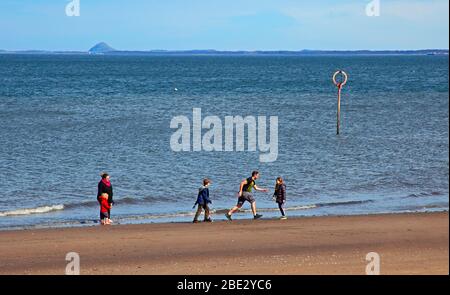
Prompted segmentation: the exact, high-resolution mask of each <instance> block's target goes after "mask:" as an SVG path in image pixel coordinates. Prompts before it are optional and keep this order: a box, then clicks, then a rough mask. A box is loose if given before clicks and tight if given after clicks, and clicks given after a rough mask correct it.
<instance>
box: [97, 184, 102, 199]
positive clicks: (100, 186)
mask: <svg viewBox="0 0 450 295" xmlns="http://www.w3.org/2000/svg"><path fill="white" fill-rule="evenodd" d="M102 193H103V186H102V182H101V181H100V182H99V183H98V190H97V199H98V198H99V197H100V195H101V194H102Z"/></svg>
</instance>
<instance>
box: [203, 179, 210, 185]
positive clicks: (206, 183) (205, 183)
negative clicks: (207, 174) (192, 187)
mask: <svg viewBox="0 0 450 295" xmlns="http://www.w3.org/2000/svg"><path fill="white" fill-rule="evenodd" d="M210 184H211V180H210V179H208V178H205V179H203V186H209V185H210Z"/></svg>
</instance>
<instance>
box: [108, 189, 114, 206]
mask: <svg viewBox="0 0 450 295" xmlns="http://www.w3.org/2000/svg"><path fill="white" fill-rule="evenodd" d="M110 193H111V195H109V194H108V201H109V203H110V204H113V205H114V200H113V186H112V184H111V192H110Z"/></svg>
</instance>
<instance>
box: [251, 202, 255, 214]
mask: <svg viewBox="0 0 450 295" xmlns="http://www.w3.org/2000/svg"><path fill="white" fill-rule="evenodd" d="M252 213H253V216H255V215H256V202H253V203H252Z"/></svg>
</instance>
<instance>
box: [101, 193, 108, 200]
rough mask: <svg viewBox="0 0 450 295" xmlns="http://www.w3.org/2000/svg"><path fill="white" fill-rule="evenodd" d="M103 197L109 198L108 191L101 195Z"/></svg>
mask: <svg viewBox="0 0 450 295" xmlns="http://www.w3.org/2000/svg"><path fill="white" fill-rule="evenodd" d="M100 196H101V198H102V199H108V194H107V193H103V194H101V195H100Z"/></svg>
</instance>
